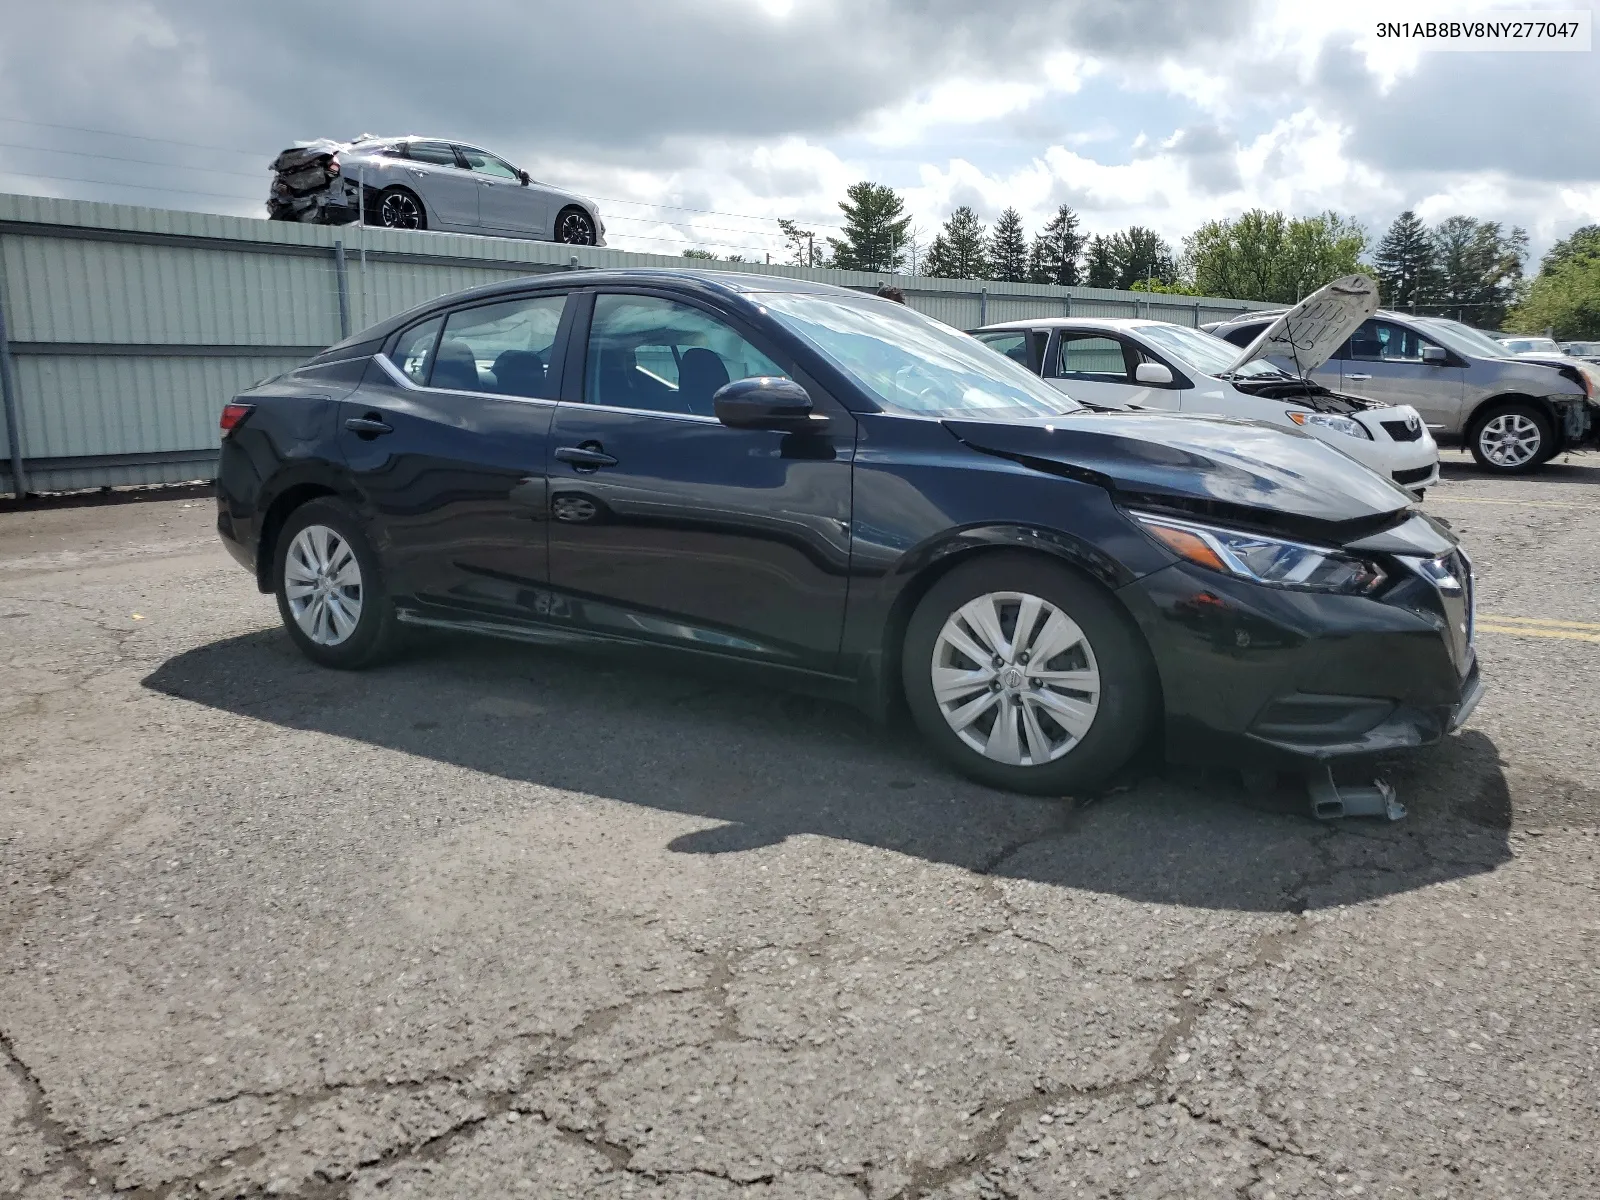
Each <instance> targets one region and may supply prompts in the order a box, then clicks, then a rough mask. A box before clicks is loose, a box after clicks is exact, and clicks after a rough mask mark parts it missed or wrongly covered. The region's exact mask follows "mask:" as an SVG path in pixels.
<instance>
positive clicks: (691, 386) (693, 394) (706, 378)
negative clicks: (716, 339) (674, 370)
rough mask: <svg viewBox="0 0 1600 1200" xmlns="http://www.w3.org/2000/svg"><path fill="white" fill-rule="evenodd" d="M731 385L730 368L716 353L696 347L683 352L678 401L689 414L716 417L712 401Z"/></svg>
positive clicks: (702, 347)
mask: <svg viewBox="0 0 1600 1200" xmlns="http://www.w3.org/2000/svg"><path fill="white" fill-rule="evenodd" d="M727 384H728V368H727V367H726V366H724V365H723V362H722V359H721V358H720V357H718V355H717V353H716V351H714V350H707V349H706V348H705V347H704V346H693V347H691V348H690V349H688V350H685V351H684V352H683V358H682V360H681V361H680V362H679V363H678V401H679V403H681V404H682V405H683V409H684V411H685V412H690V413H695V414H697V415H699V416H702V417H710V416H714V415H715V406H714V405H713V404H712V403H711V397H712V396H714V395H716V393H717V391H718V389H720V388H723V387H726V386H727Z"/></svg>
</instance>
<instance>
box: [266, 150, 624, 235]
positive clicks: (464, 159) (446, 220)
mask: <svg viewBox="0 0 1600 1200" xmlns="http://www.w3.org/2000/svg"><path fill="white" fill-rule="evenodd" d="M272 169H273V172H274V178H273V182H272V191H271V195H270V197H269V199H268V200H267V214H268V216H269V217H271V218H272V219H273V220H279V221H301V222H308V223H316V224H323V225H337V224H344V223H346V222H349V221H356V220H359V219H361V217H362V216H363V215H365V217H366V221H367V224H369V225H382V226H385V227H387V228H389V229H436V230H441V231H444V232H447V233H477V234H489V235H491V236H497V237H521V238H537V239H539V240H541V241H548V242H565V243H568V244H570V245H574V246H603V245H605V231H606V227H605V222H604V221H602V220H601V219H600V210H599V208H598V207H597V206H596V205H595V203H594V201H592V200H589V199H586V198H584V197H583V196H579V195H576V194H574V193H572V192H568V191H564V190H563V189H561V188H558V187H552V186H551V185H549V184H547V183H540V182H539V181H538V180H536V179H534V178H532V177H531V176H530V175H529V174H528V173H527V172H526V171H524V170H521V169H520V168H518V167H514V166H512V165H511V164H510V163H509V162H507V161H506V160H505V159H503V158H501V157H500V156H499V155H497V154H491V153H490V152H489V151H487V150H484V149H481V148H479V147H477V146H472V145H468V144H467V143H465V142H458V141H451V140H448V139H443V138H426V137H415V136H408V137H397V138H377V137H370V136H363V137H361V138H358V139H357V140H355V141H353V142H330V141H320V142H311V143H308V144H306V145H304V146H295V147H291V148H290V149H288V150H285V151H284V152H283V153H282V154H280V155H278V157H277V158H276V159H275V160H274V161H273V164H272Z"/></svg>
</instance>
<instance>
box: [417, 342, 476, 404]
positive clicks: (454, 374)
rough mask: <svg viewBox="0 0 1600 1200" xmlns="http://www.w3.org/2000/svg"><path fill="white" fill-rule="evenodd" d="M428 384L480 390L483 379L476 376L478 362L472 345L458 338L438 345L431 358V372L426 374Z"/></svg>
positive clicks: (430, 385) (437, 386)
mask: <svg viewBox="0 0 1600 1200" xmlns="http://www.w3.org/2000/svg"><path fill="white" fill-rule="evenodd" d="M428 386H429V387H436V388H458V389H460V390H462V391H468V392H481V391H483V390H484V389H483V381H482V380H481V379H479V378H478V362H477V359H476V358H474V357H473V353H472V347H471V346H469V345H467V344H466V343H465V342H463V341H460V340H458V339H454V338H453V339H451V340H450V341H448V342H445V343H443V344H442V345H440V347H439V353H438V356H437V357H436V358H435V359H434V360H433V374H431V375H430V376H428Z"/></svg>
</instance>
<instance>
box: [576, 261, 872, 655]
mask: <svg viewBox="0 0 1600 1200" xmlns="http://www.w3.org/2000/svg"><path fill="white" fill-rule="evenodd" d="M584 325H585V322H584V319H583V318H582V317H580V318H579V319H578V333H577V335H576V336H577V337H579V338H582V337H583V336H584V332H585V331H584ZM586 332H587V337H586V352H585V353H584V355H583V357H582V359H579V358H578V357H577V351H576V349H575V350H574V351H573V358H572V368H571V369H570V370H569V373H568V376H567V383H566V389H565V391H566V394H565V396H564V398H563V400H562V403H561V404H560V405H559V407H558V408H557V411H556V417H555V425H554V428H553V429H552V433H551V439H550V445H551V462H550V505H551V522H550V580H551V584H552V585H553V587H554V588H555V589H556V600H557V603H558V615H560V616H562V617H564V618H565V619H569V620H572V621H574V622H575V623H577V624H578V625H580V626H582V627H583V628H584V629H585V630H586V631H588V632H590V633H593V634H598V635H602V636H604V635H613V636H624V637H628V638H631V639H637V640H645V641H655V642H660V643H663V644H667V645H673V646H678V647H682V648H687V649H696V650H702V651H712V652H715V653H719V654H726V655H734V656H738V657H744V658H750V659H756V660H761V661H766V662H771V663H776V664H780V665H784V666H790V667H798V668H803V669H808V670H814V671H829V670H831V669H833V667H834V665H835V662H836V659H837V655H838V649H839V638H840V635H841V632H842V630H843V623H844V608H845V598H846V589H847V586H848V580H849V563H850V471H851V463H852V460H853V456H854V452H855V420H854V418H853V417H852V416H851V415H850V414H849V413H848V412H847V411H846V410H845V409H844V407H843V406H842V405H840V404H838V403H837V402H836V401H835V400H834V399H833V398H832V397H831V396H829V395H828V394H827V393H826V392H825V391H823V390H822V389H821V388H820V387H819V386H818V385H817V384H816V383H815V381H813V380H809V379H806V378H804V377H802V376H801V375H800V374H798V373H797V372H796V371H794V370H793V369H792V364H790V363H788V362H787V361H786V360H784V359H782V358H781V357H779V356H778V353H777V352H776V351H775V350H774V349H773V348H771V347H770V346H766V345H763V344H760V343H759V336H758V335H757V334H756V333H755V332H754V331H752V330H749V329H747V328H745V327H743V326H742V325H740V324H738V323H737V321H736V319H735V318H732V317H730V316H728V315H726V314H719V313H718V312H717V311H715V310H714V309H712V308H710V307H708V306H705V305H702V304H700V303H697V302H693V301H690V300H689V299H687V298H678V297H674V296H671V295H669V294H664V293H653V294H652V293H647V292H621V291H617V292H601V293H599V294H597V295H595V297H594V299H593V306H592V319H591V320H590V321H589V322H588V325H587V331H586ZM580 362H581V364H582V366H581V370H579V369H578V368H579V363H580ZM759 375H787V376H789V377H790V378H793V379H795V380H796V381H797V382H799V383H801V384H802V386H804V387H805V388H806V390H807V391H808V392H810V394H811V397H812V402H813V404H814V405H815V406H816V411H818V412H821V413H826V414H827V415H828V417H829V418H830V423H829V425H828V427H827V428H826V429H824V430H820V431H818V432H806V433H783V432H780V431H777V430H764V429H730V428H728V427H727V426H725V425H723V424H721V423H720V422H719V421H718V420H717V419H716V416H715V415H714V412H713V408H712V396H713V394H714V393H715V392H716V390H717V389H718V388H719V387H721V386H722V385H723V384H726V383H728V382H730V381H732V380H734V379H740V378H746V377H749V376H759Z"/></svg>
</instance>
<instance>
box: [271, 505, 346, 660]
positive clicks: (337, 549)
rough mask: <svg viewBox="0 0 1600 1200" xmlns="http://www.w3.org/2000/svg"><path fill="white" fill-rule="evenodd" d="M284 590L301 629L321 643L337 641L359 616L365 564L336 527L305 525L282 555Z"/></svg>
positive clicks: (321, 644)
mask: <svg viewBox="0 0 1600 1200" xmlns="http://www.w3.org/2000/svg"><path fill="white" fill-rule="evenodd" d="M283 593H284V597H285V598H286V599H287V600H288V601H289V612H290V614H291V615H292V616H293V617H294V620H295V624H296V625H298V626H300V629H301V631H302V632H303V633H304V634H305V635H306V636H307V637H308V638H310V639H311V640H312V641H313V642H315V643H316V644H317V645H319V646H337V645H339V644H340V643H341V642H343V641H344V640H345V639H346V638H348V637H349V636H350V635H351V634H352V633H354V632H355V629H356V624H357V622H359V621H360V620H361V599H362V589H361V563H360V562H359V561H357V559H356V553H355V550H354V549H352V548H351V546H350V543H349V542H347V541H345V540H344V538H343V537H341V536H340V535H339V533H338V531H337V530H334V529H329V528H328V527H327V526H326V525H307V526H306V527H305V528H304V529H302V530H301V531H300V532H299V533H297V534H295V536H294V541H292V542H290V543H289V552H288V554H287V555H286V556H285V557H284V560H283Z"/></svg>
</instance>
